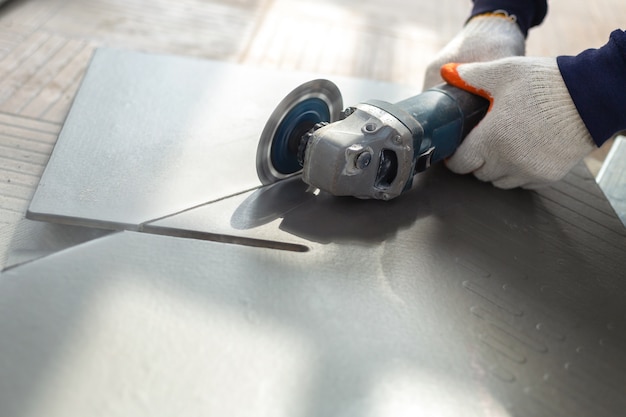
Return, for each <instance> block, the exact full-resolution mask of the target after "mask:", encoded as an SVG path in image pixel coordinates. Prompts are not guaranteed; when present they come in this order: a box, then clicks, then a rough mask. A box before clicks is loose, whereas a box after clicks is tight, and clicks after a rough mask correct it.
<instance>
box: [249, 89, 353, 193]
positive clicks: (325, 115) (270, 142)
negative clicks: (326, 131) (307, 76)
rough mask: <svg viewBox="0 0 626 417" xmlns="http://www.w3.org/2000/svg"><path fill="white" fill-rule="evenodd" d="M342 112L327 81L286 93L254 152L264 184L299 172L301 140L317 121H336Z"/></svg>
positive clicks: (336, 97)
mask: <svg viewBox="0 0 626 417" xmlns="http://www.w3.org/2000/svg"><path fill="white" fill-rule="evenodd" d="M342 109H343V100H342V98H341V92H339V89H338V88H337V86H336V85H335V84H334V83H333V82H331V81H328V80H324V79H318V80H313V81H309V82H306V83H304V84H302V85H300V86H299V87H297V88H295V89H294V90H293V91H292V92H291V93H289V94H288V95H287V96H286V97H285V98H284V99H283V100H282V101H281V102H280V103H279V104H278V106H277V107H276V109H275V110H274V112H273V113H272V115H271V116H270V118H269V119H268V121H267V123H266V124H265V128H263V132H262V133H261V138H260V139H259V146H258V147H257V153H256V171H257V175H258V176H259V179H260V180H261V182H262V183H263V184H266V185H267V184H273V183H275V182H276V181H279V180H282V179H284V178H287V177H290V176H292V175H295V174H297V173H299V172H300V171H301V170H302V167H301V166H300V164H299V163H298V146H299V144H300V139H301V138H302V136H303V135H304V134H305V133H307V132H308V131H309V130H310V129H311V128H312V127H313V126H314V125H315V124H317V123H319V122H334V121H336V120H339V116H340V114H341V111H342Z"/></svg>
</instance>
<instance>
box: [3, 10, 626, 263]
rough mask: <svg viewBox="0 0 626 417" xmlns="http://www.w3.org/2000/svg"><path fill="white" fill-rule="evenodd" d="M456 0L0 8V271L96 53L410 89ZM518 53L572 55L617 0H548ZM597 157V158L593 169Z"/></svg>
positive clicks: (595, 43) (598, 31) (598, 30)
mask: <svg viewBox="0 0 626 417" xmlns="http://www.w3.org/2000/svg"><path fill="white" fill-rule="evenodd" d="M470 6H471V2H470V1H469V0H468V1H464V0H439V1H437V2H433V1H430V0H384V1H383V0H315V1H313V0H179V1H176V2H172V1H168V0H151V1H142V0H10V1H8V2H6V3H5V4H3V5H2V6H0V265H2V262H1V261H2V259H1V258H2V253H4V249H5V246H6V245H7V244H8V242H9V241H10V239H11V236H12V234H13V233H14V230H15V227H16V225H17V224H18V222H19V221H20V220H21V219H22V218H23V217H24V213H25V211H26V208H27V206H28V203H29V201H30V198H31V196H32V193H33V192H34V189H35V187H36V185H37V183H38V180H39V177H40V176H41V173H42V171H43V169H44V167H45V165H46V162H47V159H48V157H49V155H50V152H51V151H52V148H53V146H54V143H55V141H56V138H57V135H58V133H59V131H60V129H61V126H62V123H63V120H64V118H65V116H66V114H67V112H68V109H69V107H70V105H71V102H72V99H73V97H74V95H75V93H76V91H77V88H78V86H79V84H80V81H81V78H82V75H83V74H84V71H85V69H86V67H87V65H88V63H89V59H90V57H91V55H92V53H93V51H94V49H95V48H97V47H98V46H103V45H106V46H112V47H120V48H129V49H135V50H142V51H149V52H166V53H173V54H180V55H190V56H197V57H204V58H211V59H217V60H224V61H230V62H236V63H241V64H246V65H252V66H257V67H264V68H272V69H281V70H285V69H288V70H303V71H315V72H322V73H326V74H328V75H333V74H335V75H348V76H354V77H363V78H372V79H378V80H386V81H393V82H399V83H407V84H413V85H416V86H420V85H421V82H422V77H423V73H424V70H425V67H426V65H427V64H428V62H429V60H430V59H431V58H432V56H433V54H435V53H436V51H437V50H439V49H440V48H441V47H442V46H443V45H444V44H445V43H446V42H447V41H448V40H449V39H450V38H451V37H452V36H453V35H454V34H455V33H456V32H457V31H458V30H459V28H460V27H461V26H462V24H463V21H464V20H465V18H466V16H467V13H468V11H469V9H470ZM550 6H551V12H550V14H549V16H548V18H547V19H546V21H545V22H544V24H543V25H542V26H541V27H540V28H536V29H534V30H532V31H531V34H530V37H529V39H528V47H527V53H528V55H544V56H554V55H560V54H576V53H578V52H580V51H581V50H583V49H586V48H590V47H599V46H601V45H603V44H604V43H605V42H606V40H607V38H608V35H609V33H610V31H611V30H613V29H615V28H618V27H619V25H620V24H623V19H622V17H623V16H625V15H626V2H624V1H623V0H597V1H594V2H588V1H582V0H552V1H551V2H550ZM605 152H606V149H602V150H600V151H599V152H598V154H597V157H596V159H595V162H594V161H593V160H590V161H591V162H590V163H591V164H594V163H595V164H596V166H597V165H598V164H600V162H599V161H601V159H602V155H603V154H604V153H605Z"/></svg>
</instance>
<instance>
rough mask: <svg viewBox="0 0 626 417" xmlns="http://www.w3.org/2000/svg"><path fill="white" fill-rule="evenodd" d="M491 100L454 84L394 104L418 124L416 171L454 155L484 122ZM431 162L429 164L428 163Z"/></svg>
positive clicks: (414, 136) (415, 143) (414, 134)
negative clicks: (466, 138)
mask: <svg viewBox="0 0 626 417" xmlns="http://www.w3.org/2000/svg"><path fill="white" fill-rule="evenodd" d="M489 105H490V103H489V100H487V99H485V98H483V97H480V96H478V95H476V94H472V93H470V92H468V91H465V90H462V89H460V88H458V87H455V86H452V85H450V84H440V85H438V86H436V87H433V88H431V89H428V90H426V91H424V92H423V93H421V94H418V95H416V96H414V97H411V98H408V99H406V100H403V101H400V102H398V103H396V104H395V105H394V107H399V108H400V109H402V110H403V111H404V112H405V113H404V114H406V115H410V116H411V118H412V119H414V121H413V122H412V123H411V125H413V126H416V125H415V122H417V126H419V128H417V129H411V130H412V131H413V138H414V149H415V153H416V155H415V156H416V167H415V172H420V171H423V170H424V169H426V168H428V167H429V166H430V164H432V163H436V162H438V161H440V160H442V159H445V158H448V157H449V156H451V155H452V154H453V153H454V152H455V151H456V149H457V147H458V146H459V145H460V144H461V142H462V140H463V139H464V138H465V137H466V136H467V134H468V133H469V132H470V131H471V130H472V129H473V128H474V127H475V126H476V125H477V124H478V123H479V122H480V121H481V120H482V118H483V117H484V116H485V114H487V111H488V109H489ZM424 159H427V161H424Z"/></svg>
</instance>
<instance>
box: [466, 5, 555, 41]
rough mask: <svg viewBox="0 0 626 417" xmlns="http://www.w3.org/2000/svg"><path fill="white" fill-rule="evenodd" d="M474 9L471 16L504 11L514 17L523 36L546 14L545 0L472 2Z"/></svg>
mask: <svg viewBox="0 0 626 417" xmlns="http://www.w3.org/2000/svg"><path fill="white" fill-rule="evenodd" d="M473 1H474V8H473V9H472V14H471V16H476V15H478V14H483V13H489V12H493V11H496V10H505V11H507V12H508V13H509V14H510V15H515V17H516V18H517V24H518V25H519V27H520V29H521V30H522V33H523V34H524V36H527V35H528V29H530V28H531V27H533V26H537V25H539V24H540V23H541V22H543V19H544V18H545V17H546V14H547V13H548V1H547V0H473Z"/></svg>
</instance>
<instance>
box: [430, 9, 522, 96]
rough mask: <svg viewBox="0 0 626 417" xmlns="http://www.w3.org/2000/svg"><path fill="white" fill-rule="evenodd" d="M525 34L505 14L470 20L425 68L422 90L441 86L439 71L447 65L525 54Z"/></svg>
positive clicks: (481, 16) (482, 16)
mask: <svg viewBox="0 0 626 417" xmlns="http://www.w3.org/2000/svg"><path fill="white" fill-rule="evenodd" d="M525 48H526V45H525V39H524V35H523V34H522V31H521V30H520V28H519V26H518V25H517V23H515V20H514V19H512V18H510V17H507V16H504V15H480V16H476V17H474V18H472V19H471V20H470V21H469V22H468V23H467V24H466V25H465V27H464V28H463V29H462V30H461V31H460V32H459V33H458V34H457V35H456V37H455V38H454V39H452V40H451V41H450V43H448V44H447V45H446V46H445V47H444V48H443V49H442V50H441V51H440V52H439V53H438V54H437V56H436V57H435V59H434V60H433V61H432V62H431V63H430V64H429V65H428V67H427V69H426V75H425V77H424V90H426V89H427V88H430V87H433V86H435V85H437V84H441V83H442V82H443V80H442V79H441V76H440V72H439V71H440V69H441V66H442V65H443V64H447V63H448V62H457V63H462V62H485V61H492V60H494V59H499V58H506V57H509V56H518V55H524V51H525Z"/></svg>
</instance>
